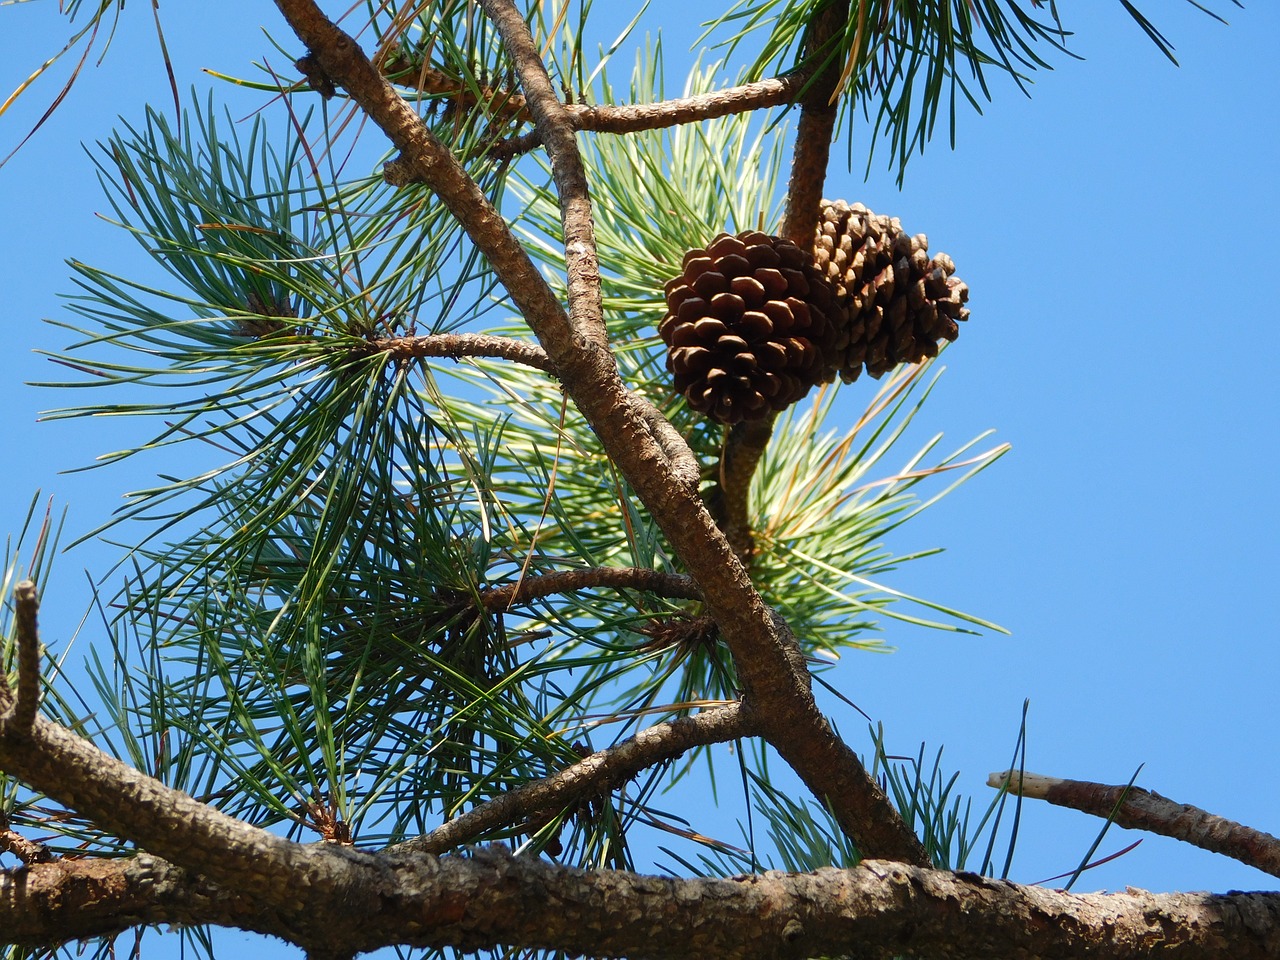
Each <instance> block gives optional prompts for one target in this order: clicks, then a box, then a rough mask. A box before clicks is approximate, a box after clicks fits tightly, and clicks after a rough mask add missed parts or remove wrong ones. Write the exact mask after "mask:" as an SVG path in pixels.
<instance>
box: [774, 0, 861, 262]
mask: <svg viewBox="0 0 1280 960" xmlns="http://www.w3.org/2000/svg"><path fill="white" fill-rule="evenodd" d="M848 19H849V3H848V0H837V2H835V3H832V4H831V5H830V6H829V7H828V8H827V9H826V11H824V12H823V13H822V14H820V15H819V16H818V18H817V20H816V22H815V23H814V24H813V26H812V27H811V29H812V31H813V32H812V33H811V34H810V38H809V42H808V45H807V46H808V49H807V50H806V51H805V52H806V54H807V56H808V58H810V62H816V63H821V62H822V58H823V57H828V56H829V57H831V60H830V62H829V63H827V64H826V65H825V67H824V68H823V69H822V70H821V71H820V72H819V73H818V74H816V75H815V76H814V78H813V80H812V81H811V82H810V83H809V84H808V86H807V88H806V90H805V92H804V95H803V97H802V99H801V106H800V121H799V123H798V124H797V126H796V145H795V149H794V151H793V153H792V160H791V181H790V183H789V184H788V185H787V212H786V215H785V217H784V219H783V221H782V231H781V232H782V236H784V237H786V238H787V239H788V240H790V241H791V242H792V243H794V244H795V245H796V246H798V247H799V248H800V249H801V250H803V251H804V252H805V254H806V255H808V254H809V253H810V251H812V249H813V236H814V231H815V228H816V227H817V225H818V215H819V211H820V210H821V203H820V201H821V199H822V193H823V185H824V184H825V183H826V182H827V165H828V163H829V160H830V156H831V138H832V136H833V135H834V133H835V126H836V118H837V115H838V103H837V102H833V99H832V98H833V95H834V94H835V91H836V84H838V83H839V81H840V69H841V67H842V66H843V64H842V63H841V62H840V59H839V58H838V57H836V56H835V55H834V52H833V48H834V42H835V40H836V39H837V38H838V37H839V36H840V33H841V31H842V30H843V29H844V27H845V24H846V23H847V22H848Z"/></svg>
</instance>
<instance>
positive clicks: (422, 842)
mask: <svg viewBox="0 0 1280 960" xmlns="http://www.w3.org/2000/svg"><path fill="white" fill-rule="evenodd" d="M754 732H755V724H754V723H753V721H752V719H751V716H750V714H749V713H748V712H747V711H746V710H745V709H744V708H743V706H742V704H741V703H730V704H726V705H724V706H721V707H713V708H711V709H709V710H704V711H702V712H701V713H698V714H694V715H693V716H691V717H681V718H679V719H678V720H672V721H671V722H669V723H659V724H655V725H654V726H652V727H649V728H648V729H645V730H641V731H640V732H639V733H637V734H636V735H635V736H633V737H630V738H629V739H627V740H624V741H622V743H619V744H617V745H615V746H612V747H609V748H608V749H607V750H599V751H597V752H595V753H593V754H591V756H589V757H586V758H584V759H583V760H581V761H579V762H578V763H575V764H573V765H572V766H569V767H565V768H564V769H563V770H561V771H560V772H559V773H556V774H553V775H552V776H550V777H547V778H545V779H543V780H537V781H534V782H532V783H527V784H525V785H524V786H521V787H517V788H516V789H514V790H511V791H509V792H508V793H504V794H500V795H499V796H497V797H494V798H493V799H492V800H489V801H487V802H485V803H482V804H480V805H479V806H477V807H474V808H472V809H471V810H468V811H467V812H466V813H464V814H461V815H459V816H457V817H455V818H454V819H452V820H450V821H449V822H448V823H445V824H442V825H441V826H439V827H437V828H436V829H434V830H432V831H431V832H430V833H428V834H426V835H425V836H421V837H417V838H415V839H413V840H407V841H405V842H404V843H401V844H397V845H396V846H395V847H392V848H391V849H390V850H389V851H388V852H389V853H393V854H395V853H401V852H416V853H430V854H441V853H444V852H445V851H447V850H452V849H454V848H456V847H459V846H461V845H462V844H465V843H470V842H472V841H474V840H475V839H476V838H477V837H480V836H482V835H484V834H485V833H486V832H488V831H490V830H494V829H497V828H499V827H503V826H507V825H509V824H513V823H516V822H518V821H520V820H523V819H526V818H528V817H529V816H531V815H532V814H534V813H536V812H538V811H542V810H555V809H563V808H564V807H566V806H568V805H569V804H571V803H574V802H575V801H577V800H580V799H582V798H584V797H587V796H593V795H599V794H603V793H607V792H609V791H610V790H613V789H614V788H615V787H617V786H619V785H620V784H622V783H624V782H626V781H627V780H629V779H631V778H632V777H633V776H635V775H636V774H637V773H640V772H641V771H642V770H645V769H647V768H648V767H652V766H654V765H656V764H659V763H666V762H667V761H670V760H674V759H675V758H677V757H679V756H680V755H681V754H683V753H686V752H687V751H689V750H692V749H693V748H695V747H703V746H707V745H708V744H712V743H724V742H725V741H726V740H735V739H737V738H739V737H749V736H753V735H754Z"/></svg>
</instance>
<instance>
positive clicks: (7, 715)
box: [0, 580, 40, 739]
mask: <svg viewBox="0 0 1280 960" xmlns="http://www.w3.org/2000/svg"><path fill="white" fill-rule="evenodd" d="M13 602H14V608H15V616H14V619H15V621H16V623H17V632H18V689H17V690H16V691H14V690H11V689H10V687H9V682H8V679H7V678H6V677H5V676H4V675H3V674H0V737H12V738H18V739H25V738H26V737H27V736H29V735H30V733H31V727H32V725H33V724H34V723H35V720H36V713H37V711H38V710H39V709H40V632H39V629H38V626H37V623H36V618H37V614H38V613H39V611H40V601H39V600H38V599H37V597H36V585H35V584H34V583H32V582H31V581H30V580H23V581H22V582H21V583H20V584H18V586H17V587H15V588H14V591H13Z"/></svg>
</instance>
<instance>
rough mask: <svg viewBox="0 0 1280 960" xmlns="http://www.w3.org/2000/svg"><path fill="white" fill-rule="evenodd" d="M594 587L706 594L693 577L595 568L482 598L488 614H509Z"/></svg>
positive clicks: (527, 580) (547, 576) (523, 582)
mask: <svg viewBox="0 0 1280 960" xmlns="http://www.w3.org/2000/svg"><path fill="white" fill-rule="evenodd" d="M590 587H616V588H618V589H631V590H647V591H649V592H650V593H656V594H659V595H660V596H664V597H675V598H677V599H682V600H700V599H702V593H701V591H699V590H698V585H697V584H696V583H694V581H693V579H692V578H690V577H686V576H682V575H680V574H678V573H664V572H663V571H661V570H647V569H644V568H642V567H591V568H589V569H586V570H558V571H556V572H555V573H543V574H539V575H537V576H532V577H524V578H522V579H520V580H517V581H516V582H515V583H509V584H504V585H503V586H501V587H489V588H487V589H485V590H483V591H482V592H481V594H480V601H481V603H483V604H484V606H485V609H487V610H505V609H507V608H508V607H511V606H514V605H515V604H517V603H525V602H527V601H529V600H534V599H537V598H538V597H549V596H551V595H552V594H556V593H569V592H571V591H573V590H585V589H588V588H590Z"/></svg>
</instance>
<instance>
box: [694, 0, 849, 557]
mask: <svg viewBox="0 0 1280 960" xmlns="http://www.w3.org/2000/svg"><path fill="white" fill-rule="evenodd" d="M848 17H849V3H848V0H836V2H834V3H831V4H830V5H829V6H828V7H827V8H826V9H825V10H823V11H822V12H820V13H819V14H818V15H817V16H816V17H815V19H814V22H813V23H812V24H811V26H810V28H809V29H810V36H809V40H808V42H807V47H808V49H807V50H806V54H807V55H808V57H809V58H810V60H811V61H820V60H821V58H823V57H829V58H830V59H829V60H828V62H827V63H826V64H825V65H824V66H823V67H822V68H821V69H820V70H819V72H818V73H817V74H816V75H814V76H813V77H812V80H811V81H810V82H809V83H808V84H807V86H806V87H805V88H804V93H803V95H802V97H801V102H800V121H799V123H798V124H797V126H796V141H795V148H794V150H793V151H792V157H791V180H790V182H789V183H788V185H787V210H786V214H785V216H784V217H783V218H782V228H781V235H782V236H784V237H786V238H787V239H789V240H790V241H791V242H792V243H794V244H795V245H796V246H797V247H799V248H800V249H801V250H803V251H804V252H805V253H806V255H809V256H811V255H812V253H813V244H814V238H815V235H816V234H817V230H818V217H819V215H820V214H821V210H822V192H823V185H824V184H825V183H826V180H827V166H828V164H829V163H830V158H831V138H832V136H833V135H834V132H835V126H836V117H837V108H836V103H835V100H834V94H835V92H836V88H837V85H838V84H839V82H840V72H839V70H838V69H837V64H836V62H835V60H834V57H833V56H832V54H831V51H830V48H831V46H832V44H833V43H834V42H835V40H836V38H837V37H839V35H840V33H841V31H842V30H843V28H844V25H845V22H846V21H847V20H848ZM772 435H773V418H772V417H771V418H769V419H768V420H762V421H757V422H754V423H752V422H748V423H743V424H735V425H734V426H733V427H732V428H730V430H729V432H728V434H727V435H726V437H725V445H724V452H723V454H722V455H721V462H720V500H719V505H720V507H721V510H722V520H723V523H724V528H725V533H726V535H727V536H728V537H729V542H730V543H732V544H733V545H734V549H735V550H736V551H737V553H738V556H740V557H743V558H744V559H748V558H750V556H751V552H752V550H753V549H754V548H755V543H754V537H753V536H752V533H751V525H750V504H749V499H750V495H751V478H752V477H753V476H754V475H755V471H756V467H757V466H758V465H759V463H760V458H761V457H762V456H763V455H764V448H765V447H766V446H767V445H768V443H769V438H770V437H771V436H772Z"/></svg>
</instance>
